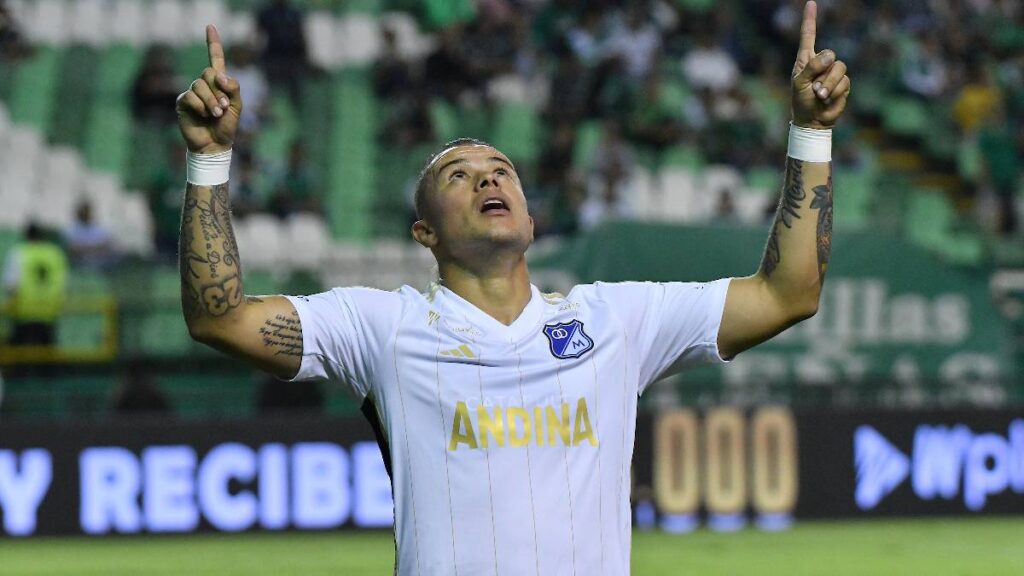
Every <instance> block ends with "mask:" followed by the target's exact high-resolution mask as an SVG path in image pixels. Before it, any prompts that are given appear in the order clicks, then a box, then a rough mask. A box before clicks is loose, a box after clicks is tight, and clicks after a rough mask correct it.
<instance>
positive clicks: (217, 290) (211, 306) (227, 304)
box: [179, 183, 243, 318]
mask: <svg viewBox="0 0 1024 576" xmlns="http://www.w3.org/2000/svg"><path fill="white" fill-rule="evenodd" d="M199 188H200V187H199V186H196V185H193V184H189V185H188V188H187V189H186V192H185V205H184V208H183V210H182V217H181V245H180V246H179V254H180V257H179V265H180V268H181V269H180V274H181V287H182V290H181V294H182V305H183V307H184V311H185V315H186V317H188V318H199V317H202V316H204V315H206V316H223V315H224V314H226V313H228V312H229V311H231V310H232V309H234V308H237V307H238V306H240V305H241V304H242V302H243V296H242V271H241V268H240V266H239V259H238V244H237V243H236V242H235V234H234V231H233V230H232V228H231V208H230V204H229V201H228V187H227V184H226V183H225V184H220V185H217V186H212V187H210V194H209V195H206V194H203V193H201V192H200V191H199Z"/></svg>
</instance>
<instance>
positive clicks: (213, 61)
mask: <svg viewBox="0 0 1024 576" xmlns="http://www.w3.org/2000/svg"><path fill="white" fill-rule="evenodd" d="M206 48H207V49H208V50H209V54H210V68H213V69H214V70H216V71H217V72H221V73H223V72H227V66H225V65H224V46H223V45H222V44H221V43H220V33H218V32H217V27H216V26H214V25H213V24H208V25H207V26H206Z"/></svg>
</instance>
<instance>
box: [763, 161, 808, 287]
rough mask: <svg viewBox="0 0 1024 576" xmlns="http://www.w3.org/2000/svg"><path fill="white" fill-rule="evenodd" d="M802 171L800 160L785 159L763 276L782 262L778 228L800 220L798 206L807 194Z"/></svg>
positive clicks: (765, 255)
mask: <svg viewBox="0 0 1024 576" xmlns="http://www.w3.org/2000/svg"><path fill="white" fill-rule="evenodd" d="M803 171H804V163H803V161H802V160H797V159H795V158H787V159H786V183H785V185H784V186H783V187H782V194H781V197H780V198H779V207H778V209H777V210H776V211H775V222H774V223H773V224H772V230H771V232H770V233H769V234H768V245H767V246H766V247H765V250H764V258H763V259H762V260H761V269H762V270H764V275H765V276H768V277H771V275H772V272H775V269H776V268H777V267H778V266H779V261H780V260H782V252H781V251H780V250H779V226H780V225H781V226H785V227H786V228H792V227H793V220H798V219H800V213H799V210H800V205H801V203H802V202H803V201H804V199H805V198H807V193H806V192H804V178H803Z"/></svg>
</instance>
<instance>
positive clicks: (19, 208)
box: [0, 176, 32, 235]
mask: <svg viewBox="0 0 1024 576" xmlns="http://www.w3.org/2000/svg"><path fill="white" fill-rule="evenodd" d="M5 177H6V176H5ZM0 206H3V209H2V210H0V230H3V229H7V230H15V231H17V232H18V234H19V235H20V233H21V230H22V228H23V227H24V226H25V224H26V223H27V222H28V217H29V214H30V213H31V210H32V196H31V195H29V193H28V191H27V189H22V188H13V187H6V186H5V187H4V188H3V189H0Z"/></svg>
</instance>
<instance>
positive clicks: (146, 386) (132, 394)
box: [112, 360, 171, 416]
mask: <svg viewBox="0 0 1024 576" xmlns="http://www.w3.org/2000/svg"><path fill="white" fill-rule="evenodd" d="M112 407H113V410H114V413H115V414H118V415H121V416H125V415H131V414H146V415H153V414H169V413H170V412H171V403H170V401H168V400H167V396H166V395H164V393H163V392H162V391H161V390H160V388H159V387H158V386H157V385H156V380H155V378H153V368H152V367H151V366H150V365H149V364H147V363H146V362H143V361H141V360H134V361H131V362H129V363H128V365H127V367H126V368H125V371H124V375H123V376H122V377H121V381H120V383H119V385H118V388H117V390H116V391H115V392H114V400H113V406H112Z"/></svg>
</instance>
